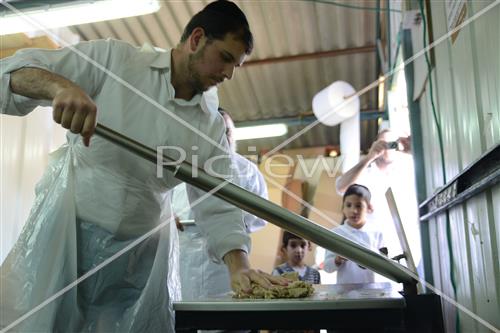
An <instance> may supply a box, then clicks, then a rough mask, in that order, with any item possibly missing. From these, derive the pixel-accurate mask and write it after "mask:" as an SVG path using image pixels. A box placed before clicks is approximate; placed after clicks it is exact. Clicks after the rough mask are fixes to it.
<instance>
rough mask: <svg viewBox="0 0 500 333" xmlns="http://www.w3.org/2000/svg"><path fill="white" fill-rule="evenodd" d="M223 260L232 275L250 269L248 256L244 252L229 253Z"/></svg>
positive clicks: (233, 251) (234, 251)
mask: <svg viewBox="0 0 500 333" xmlns="http://www.w3.org/2000/svg"><path fill="white" fill-rule="evenodd" d="M223 259H224V263H225V264H226V266H227V268H228V270H229V272H230V273H235V272H237V271H240V270H245V269H249V268H250V263H249V261H248V254H247V253H246V252H245V251H243V250H232V251H229V252H228V253H226V254H225V255H224V258H223Z"/></svg>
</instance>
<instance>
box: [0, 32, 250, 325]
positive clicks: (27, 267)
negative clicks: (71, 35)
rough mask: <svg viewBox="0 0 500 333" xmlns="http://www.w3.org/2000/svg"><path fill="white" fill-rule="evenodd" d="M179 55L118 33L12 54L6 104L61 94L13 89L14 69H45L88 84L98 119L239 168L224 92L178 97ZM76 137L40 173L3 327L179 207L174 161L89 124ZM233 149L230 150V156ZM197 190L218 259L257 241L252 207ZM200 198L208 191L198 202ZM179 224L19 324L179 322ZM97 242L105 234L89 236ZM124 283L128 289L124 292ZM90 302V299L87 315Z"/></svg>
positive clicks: (198, 213) (191, 156) (11, 272)
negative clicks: (173, 193) (147, 156)
mask: <svg viewBox="0 0 500 333" xmlns="http://www.w3.org/2000/svg"><path fill="white" fill-rule="evenodd" d="M170 61H171V52H170V51H167V52H160V51H156V50H155V49H154V48H152V47H144V48H136V47H133V46H131V45H129V44H127V43H124V42H119V41H113V40H108V41H102V40H101V41H93V42H84V43H80V44H78V45H76V46H75V47H74V48H73V49H69V48H65V49H60V50H40V49H31V50H28V49H26V50H22V51H20V52H18V53H16V54H15V55H14V56H13V57H9V58H5V59H2V60H0V71H1V72H0V78H1V85H0V113H2V114H7V115H17V116H22V115H25V114H27V113H29V112H31V111H32V110H33V108H34V107H36V106H38V105H50V101H40V100H33V99H30V98H26V97H24V96H20V95H17V94H14V93H12V92H11V90H10V79H11V73H12V72H13V71H16V70H18V69H20V68H23V67H36V68H41V69H45V70H48V71H51V72H54V73H56V74H59V75H61V76H63V77H65V78H67V79H69V80H71V81H73V82H75V83H76V84H78V85H79V86H80V87H81V88H82V89H83V90H85V91H86V93H87V94H88V95H89V96H90V97H91V98H92V99H93V100H94V102H95V103H96V105H97V119H98V121H99V123H101V124H103V125H104V126H107V127H109V128H111V129H113V130H115V131H118V132H120V133H122V134H124V135H126V136H128V137H130V138H132V139H134V140H136V141H139V142H141V143H143V144H144V145H146V146H149V147H151V148H153V149H155V148H158V147H160V146H167V147H168V148H169V149H163V150H164V153H166V154H167V155H171V156H172V157H174V158H177V156H176V155H175V154H174V153H176V152H178V150H182V151H184V152H185V153H186V158H185V159H186V160H187V161H190V162H191V163H193V164H195V165H198V166H200V167H203V166H204V164H205V162H207V161H211V162H213V163H211V166H212V167H213V169H212V170H213V171H215V172H217V173H218V174H224V175H228V177H230V175H231V168H230V165H231V164H230V157H229V156H227V154H226V153H225V152H229V151H230V150H229V147H228V144H227V140H226V137H225V127H224V122H223V119H222V117H221V116H220V114H219V113H218V111H217V107H218V98H217V95H216V92H215V91H213V90H212V91H207V92H205V93H203V94H199V95H196V96H194V97H193V98H192V99H191V100H190V101H185V100H182V99H177V98H175V90H174V87H173V86H172V84H171V62H170ZM164 111H168V112H164ZM181 120H183V121H184V123H182V122H181ZM186 126H187V127H190V129H189V128H186ZM67 141H68V144H67V146H63V147H61V148H60V149H59V150H58V151H57V152H55V153H54V154H53V156H52V161H51V163H50V164H49V167H48V168H47V171H46V172H45V174H44V176H43V178H42V180H41V181H40V182H39V183H38V185H37V198H36V200H35V206H34V209H32V211H31V213H30V217H29V218H28V221H27V222H26V227H25V228H24V229H23V232H22V233H21V236H20V238H19V240H18V242H17V243H16V245H15V246H14V249H13V250H12V251H11V252H10V253H9V255H8V256H7V258H6V259H5V261H4V262H3V263H2V266H1V269H0V278H1V281H0V282H1V283H2V287H3V288H4V290H6V291H8V293H7V292H6V293H2V294H1V295H0V301H1V303H0V305H1V306H0V307H1V308H2V316H1V318H0V327H6V326H7V325H9V324H10V323H12V322H13V321H14V320H16V319H17V318H19V317H20V316H21V315H23V314H25V313H27V312H28V311H30V310H31V309H33V308H34V307H35V306H37V305H38V304H40V303H42V302H43V301H45V300H46V299H47V297H49V296H51V295H54V294H56V293H57V292H59V291H60V290H61V289H63V288H64V287H66V286H67V285H68V284H70V283H71V282H73V281H75V280H76V279H77V277H78V276H80V275H81V274H82V272H80V271H79V270H80V269H84V270H88V269H90V268H89V267H96V265H99V264H100V263H101V262H102V260H104V259H106V258H108V257H109V258H111V257H110V256H112V255H114V254H119V253H118V251H119V250H120V249H121V248H122V247H123V246H125V244H129V243H131V242H133V241H134V240H136V239H137V238H138V237H139V236H142V235H144V234H145V233H146V232H148V231H152V230H154V229H155V227H157V226H159V225H160V224H162V223H164V222H167V221H169V219H168V218H169V217H170V216H171V211H170V198H169V195H170V189H172V188H173V187H174V186H175V185H177V184H179V183H180V181H179V180H177V179H176V178H175V177H174V176H173V175H172V174H171V173H170V172H166V171H165V172H164V173H163V175H162V176H161V177H158V176H157V169H159V170H160V171H161V170H163V169H162V168H161V166H160V167H159V168H157V165H155V164H154V163H151V162H149V161H145V160H143V159H142V158H140V157H137V156H136V155H134V154H132V153H130V152H128V151H127V150H125V149H123V148H120V147H118V146H116V145H114V144H112V143H110V142H108V141H106V140H105V139H103V138H101V137H99V136H97V135H95V136H94V137H92V140H91V143H90V147H89V148H87V147H85V146H84V145H83V143H82V140H81V137H80V136H79V135H75V134H72V133H69V132H68V134H67ZM174 147H175V148H174ZM193 147H195V149H193ZM224 155H226V156H227V157H223V158H220V157H221V156H224ZM195 157H196V158H195ZM188 194H189V200H190V202H191V203H192V204H191V206H192V208H193V212H194V215H195V218H196V219H197V220H199V226H200V228H202V229H203V232H204V235H205V237H206V239H207V243H208V250H209V253H210V256H211V258H212V260H214V261H218V262H221V261H222V257H223V256H224V255H225V254H226V253H227V252H229V251H231V250H235V249H241V250H243V251H246V252H249V251H250V237H249V236H248V234H247V232H246V228H245V225H244V223H243V214H242V212H241V210H240V209H237V208H236V207H234V206H233V205H231V204H228V203H226V202H224V201H222V200H220V199H218V198H216V197H215V196H212V195H208V196H206V197H204V196H205V192H204V191H202V190H198V189H195V188H192V189H191V190H190V191H189V193H188ZM202 197H204V198H203V199H202ZM198 199H202V200H200V201H199V202H197V203H196V204H193V203H194V202H195V201H198ZM198 217H203V219H199V218H198ZM172 225H173V224H172V223H170V225H165V226H163V227H162V228H159V229H157V230H155V233H154V234H153V235H151V236H150V237H148V238H147V239H146V240H143V241H142V242H141V243H140V244H136V245H135V247H134V248H132V249H130V250H129V251H128V252H125V253H124V254H121V255H120V256H119V257H118V258H117V259H116V260H114V261H112V262H110V263H107V264H106V266H105V268H104V269H103V270H99V271H97V272H96V274H95V275H93V276H92V277H90V278H89V280H88V281H99V283H93V282H91V283H90V284H89V285H87V282H88V281H85V282H84V284H86V285H87V286H86V288H85V292H84V293H83V294H84V295H86V296H82V297H81V295H82V292H81V290H80V285H79V286H78V288H79V289H78V297H79V298H78V302H77V300H76V298H77V295H76V294H77V288H73V289H71V290H70V291H68V292H66V293H65V294H64V295H62V296H61V297H59V298H58V299H57V300H55V301H53V302H51V303H50V304H49V305H48V306H46V307H45V308H43V309H42V311H38V312H36V313H34V314H33V315H32V316H31V317H29V318H28V319H26V320H23V322H22V323H21V324H20V325H19V326H16V328H15V329H18V330H20V331H26V332H28V331H34V330H37V331H46V332H51V331H63V332H70V331H71V332H73V331H77V330H83V331H86V330H88V331H95V330H100V331H109V332H145V331H148V332H160V331H161V332H174V331H175V329H174V322H173V312H172V308H171V304H172V300H175V299H176V298H177V297H178V291H179V290H178V288H177V286H178V277H176V276H175V275H176V273H178V272H177V270H176V269H175V267H176V260H177V259H176V245H175V235H176V233H174V236H172V232H171V231H170V228H171V227H172ZM169 227H170V228H169ZM82 228H86V230H94V231H90V232H89V233H86V234H85V237H84V238H85V239H80V240H79V241H77V238H78V237H83V236H82ZM103 235H104V236H103ZM101 236H103V237H101ZM100 239H106V241H103V242H99V240H100ZM92 242H97V243H96V244H95V245H88V246H91V248H90V249H85V248H83V247H84V246H85V245H84V244H93V243H92ZM108 272H109V274H107V273H108ZM107 277H109V279H107ZM103 281H105V283H104V282H103ZM82 290H83V289H82ZM112 295H114V296H116V295H120V296H119V297H120V302H118V301H116V299H115V298H113V296H112ZM87 296H88V297H87ZM124 299H125V300H126V301H122V300H124ZM78 307H81V309H88V311H86V313H85V315H84V316H82V315H81V314H80V310H79V308H78Z"/></svg>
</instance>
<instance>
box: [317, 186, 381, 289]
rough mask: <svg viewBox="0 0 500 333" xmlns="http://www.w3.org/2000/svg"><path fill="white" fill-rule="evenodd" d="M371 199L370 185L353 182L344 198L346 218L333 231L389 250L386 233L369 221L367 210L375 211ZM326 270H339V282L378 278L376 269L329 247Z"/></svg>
mask: <svg viewBox="0 0 500 333" xmlns="http://www.w3.org/2000/svg"><path fill="white" fill-rule="evenodd" d="M370 199H371V194H370V191H369V190H368V188H367V187H365V186H363V185H359V184H353V185H351V186H349V188H348V189H347V190H346V191H345V193H344V197H343V202H342V213H343V214H344V222H343V223H342V225H340V226H339V227H336V228H334V229H332V231H333V232H335V233H337V234H339V235H341V236H343V237H345V238H348V239H350V240H352V241H354V242H356V243H358V244H360V245H362V246H364V247H366V248H369V249H370V250H372V251H376V252H382V253H384V254H386V253H387V249H386V248H385V247H384V241H383V237H382V233H381V232H380V231H378V230H375V228H373V227H370V226H369V225H366V218H367V214H368V213H371V212H372V211H373V208H372V205H371V204H370ZM324 270H325V271H326V272H328V273H331V272H334V271H338V273H337V283H339V284H346V283H370V282H374V281H375V273H374V272H372V271H371V270H369V269H366V268H364V267H362V266H360V265H358V264H357V263H355V262H352V261H350V260H348V259H346V258H344V257H342V256H340V255H338V254H336V253H334V252H331V251H326V254H325V262H324Z"/></svg>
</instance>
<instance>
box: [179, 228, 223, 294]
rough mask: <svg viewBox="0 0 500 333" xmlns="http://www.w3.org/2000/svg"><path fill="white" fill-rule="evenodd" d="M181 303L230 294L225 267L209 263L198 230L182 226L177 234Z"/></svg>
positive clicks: (205, 244) (202, 239) (205, 246)
mask: <svg viewBox="0 0 500 333" xmlns="http://www.w3.org/2000/svg"><path fill="white" fill-rule="evenodd" d="M179 247H180V258H181V259H182V260H181V261H180V270H179V271H180V278H181V282H182V300H184V301H187V300H197V299H204V298H208V297H214V296H221V295H224V294H227V293H230V292H231V282H230V278H229V272H228V270H227V266H226V265H224V264H217V263H214V262H213V261H212V260H210V258H209V255H208V251H207V242H206V240H205V237H203V234H202V233H201V230H200V228H199V227H198V226H197V225H196V224H194V223H191V224H185V225H184V231H179Z"/></svg>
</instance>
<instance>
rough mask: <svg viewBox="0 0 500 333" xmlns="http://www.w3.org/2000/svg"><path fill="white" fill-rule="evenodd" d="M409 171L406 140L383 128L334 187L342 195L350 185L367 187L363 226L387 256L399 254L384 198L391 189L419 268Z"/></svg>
mask: <svg viewBox="0 0 500 333" xmlns="http://www.w3.org/2000/svg"><path fill="white" fill-rule="evenodd" d="M394 142H396V143H397V147H396V146H394V147H388V144H390V143H394ZM394 145H396V144H394ZM413 170H414V168H413V159H412V157H411V154H410V139H409V138H408V137H399V136H398V135H397V134H396V133H395V132H393V131H391V130H388V129H386V130H383V131H381V132H380V133H379V134H378V136H377V140H376V141H375V142H373V144H372V146H371V148H370V150H369V152H368V154H367V155H366V156H364V157H362V158H361V160H360V161H359V163H358V164H356V165H355V166H354V167H352V168H351V169H350V170H349V171H347V172H346V173H344V174H343V175H342V176H341V177H339V178H338V179H337V183H336V187H337V192H338V193H339V194H343V193H344V192H345V190H346V189H347V188H348V187H349V186H350V185H352V184H361V185H365V186H366V187H368V189H369V190H370V192H371V193H372V206H373V208H374V209H373V212H372V213H371V214H369V215H368V218H367V220H368V223H367V225H369V226H370V228H373V229H376V230H379V231H381V232H382V234H383V236H384V241H385V244H386V247H387V249H388V251H389V257H393V256H396V255H399V254H401V253H402V251H403V250H402V248H401V245H400V242H399V237H398V235H397V232H396V228H395V226H394V223H393V219H392V215H391V212H390V210H389V206H388V204H387V200H386V197H385V192H386V191H387V189H388V188H389V187H390V188H392V191H393V193H394V196H395V199H396V201H397V204H398V211H399V213H400V215H401V220H402V222H403V227H404V229H405V233H406V237H407V239H408V242H409V245H410V249H411V252H412V256H413V260H414V262H415V265H417V266H419V264H421V263H420V261H421V252H422V250H421V243H420V229H419V224H418V223H419V222H418V205H417V199H416V191H415V182H414V171H413ZM420 269H421V267H420ZM420 273H422V272H420Z"/></svg>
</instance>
